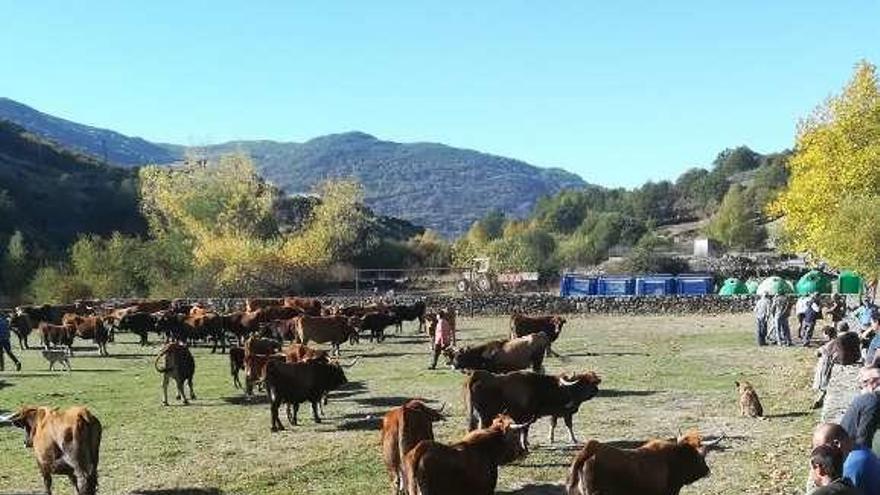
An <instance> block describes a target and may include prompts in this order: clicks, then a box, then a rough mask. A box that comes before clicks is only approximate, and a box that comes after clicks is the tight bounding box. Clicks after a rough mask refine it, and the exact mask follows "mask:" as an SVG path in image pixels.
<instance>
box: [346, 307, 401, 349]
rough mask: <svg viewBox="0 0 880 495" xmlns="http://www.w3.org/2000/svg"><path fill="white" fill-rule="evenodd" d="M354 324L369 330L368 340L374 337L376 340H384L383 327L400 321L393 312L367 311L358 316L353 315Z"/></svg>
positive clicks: (366, 330)
mask: <svg viewBox="0 0 880 495" xmlns="http://www.w3.org/2000/svg"><path fill="white" fill-rule="evenodd" d="M353 321H354V326H355V327H356V328H357V329H358V330H360V331H364V332H370V342H372V341H373V339H374V338H375V339H376V342H382V341H384V340H385V329H386V328H388V327H390V326H391V325H396V324H398V323H400V318H398V317H397V315H396V314H395V313H384V312H383V313H379V312H373V313H367V314H365V315H363V316H361V317H360V318H357V317H354V318H353Z"/></svg>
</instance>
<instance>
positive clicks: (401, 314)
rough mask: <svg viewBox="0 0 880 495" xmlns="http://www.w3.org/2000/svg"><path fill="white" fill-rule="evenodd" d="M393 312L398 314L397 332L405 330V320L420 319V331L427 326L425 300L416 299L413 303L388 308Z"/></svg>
mask: <svg viewBox="0 0 880 495" xmlns="http://www.w3.org/2000/svg"><path fill="white" fill-rule="evenodd" d="M388 309H389V311H390V312H391V313H394V314H395V315H397V322H396V324H397V333H401V332H402V331H403V322H405V321H414V320H418V322H419V330H418V331H419V332H421V331H422V329H423V328H425V309H426V307H425V301H416V302H415V303H413V304H408V305H407V304H396V305H393V306H391V307H390V308H388Z"/></svg>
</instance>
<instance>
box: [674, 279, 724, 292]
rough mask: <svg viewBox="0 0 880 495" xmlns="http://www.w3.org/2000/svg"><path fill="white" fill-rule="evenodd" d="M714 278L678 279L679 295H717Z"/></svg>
mask: <svg viewBox="0 0 880 495" xmlns="http://www.w3.org/2000/svg"><path fill="white" fill-rule="evenodd" d="M714 288H715V281H714V280H713V279H712V277H708V276H706V277H678V290H677V292H678V294H679V295H682V296H702V295H706V294H714V293H715V290H714Z"/></svg>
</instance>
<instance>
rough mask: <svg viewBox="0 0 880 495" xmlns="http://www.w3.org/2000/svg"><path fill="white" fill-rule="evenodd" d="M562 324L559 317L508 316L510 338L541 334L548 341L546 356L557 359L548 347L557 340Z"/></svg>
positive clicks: (563, 320)
mask: <svg viewBox="0 0 880 495" xmlns="http://www.w3.org/2000/svg"><path fill="white" fill-rule="evenodd" d="M564 324H565V318H563V317H561V316H525V315H521V314H518V313H514V314H512V315H511V316H510V338H512V339H513V338H516V337H523V336H526V335H530V334H533V333H539V332H540V333H543V334H545V335H546V336H547V338H548V339H550V344H548V345H547V355H548V356H549V355H551V354H553V355H555V356H557V357H559V355H558V354H556V353H555V352H553V349H551V348H550V346H551V345H552V344H553V342H556V339H558V338H559V334H560V333H562V325H564Z"/></svg>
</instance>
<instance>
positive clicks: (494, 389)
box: [465, 371, 602, 443]
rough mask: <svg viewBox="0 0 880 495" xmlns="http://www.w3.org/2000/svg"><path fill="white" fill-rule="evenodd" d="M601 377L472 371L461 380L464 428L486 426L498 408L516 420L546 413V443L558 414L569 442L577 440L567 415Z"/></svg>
mask: <svg viewBox="0 0 880 495" xmlns="http://www.w3.org/2000/svg"><path fill="white" fill-rule="evenodd" d="M601 381H602V380H601V379H600V378H599V377H598V376H596V374H595V373H593V372H591V371H590V372H587V373H581V374H572V375H559V376H548V375H541V374H537V373H532V372H528V371H518V372H513V373H506V374H503V375H495V374H492V373H489V372H487V371H475V372H473V373H472V374H471V376H470V377H468V379H467V381H466V382H465V403H466V404H467V409H468V416H469V421H468V429H469V430H470V431H473V430H475V429H476V428H477V427H480V428H486V427H487V426H488V425H489V424H491V423H492V419H493V418H495V416H496V415H498V414H500V413H502V412H504V413H506V414H508V415H510V417H511V418H513V419H514V421H519V422H523V421H529V422H531V421H534V420H535V419H537V418H540V417H542V416H550V443H553V434H554V432H555V430H556V421H557V418H560V417H561V418H562V419H563V420H564V421H565V426H566V427H567V428H568V433H569V436H570V437H571V441H572V443H577V440H576V439H575V436H574V430H573V428H572V422H571V421H572V419H571V418H572V416H573V415H574V414H575V413H577V411H578V408H580V406H581V403H583V402H584V401H587V400H590V399H592V398H593V397H595V396H596V394H597V393H598V392H599V383H600V382H601ZM526 438H528V431H526Z"/></svg>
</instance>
